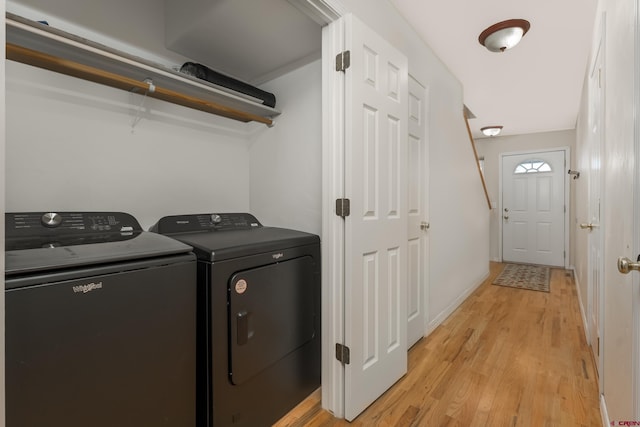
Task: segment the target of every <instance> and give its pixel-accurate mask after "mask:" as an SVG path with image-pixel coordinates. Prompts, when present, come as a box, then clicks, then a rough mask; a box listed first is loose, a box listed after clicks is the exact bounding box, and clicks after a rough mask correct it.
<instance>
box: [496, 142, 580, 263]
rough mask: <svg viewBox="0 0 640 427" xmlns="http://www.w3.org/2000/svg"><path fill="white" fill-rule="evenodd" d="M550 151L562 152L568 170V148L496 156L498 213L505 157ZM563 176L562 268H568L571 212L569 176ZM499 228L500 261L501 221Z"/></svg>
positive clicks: (501, 253) (569, 153)
mask: <svg viewBox="0 0 640 427" xmlns="http://www.w3.org/2000/svg"><path fill="white" fill-rule="evenodd" d="M552 151H564V159H565V162H566V166H565V168H564V169H565V171H566V169H567V168H568V165H569V164H570V161H571V148H570V147H557V148H546V149H540V150H523V151H508V152H503V153H500V154H499V155H498V157H499V159H500V164H499V167H498V210H499V213H500V212H502V209H503V207H502V161H503V158H504V157H506V156H517V155H521V154H542V153H550V152H552ZM563 176H564V205H565V207H566V211H565V213H564V253H565V257H564V268H566V269H568V268H569V260H570V259H571V253H570V248H571V241H570V236H569V226H570V224H569V217H570V210H571V197H570V196H571V194H570V192H571V181H570V176H569V174H567V173H564V174H563ZM498 222H499V223H500V226H499V227H498V256H499V257H500V261H499V262H502V261H503V260H504V254H503V252H502V225H503V222H502V221H498Z"/></svg>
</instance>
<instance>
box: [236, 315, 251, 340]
mask: <svg viewBox="0 0 640 427" xmlns="http://www.w3.org/2000/svg"><path fill="white" fill-rule="evenodd" d="M249 316H250V313H248V312H246V311H241V312H240V313H238V314H236V340H237V343H238V345H245V344H246V343H247V342H248V341H249V338H250V332H249Z"/></svg>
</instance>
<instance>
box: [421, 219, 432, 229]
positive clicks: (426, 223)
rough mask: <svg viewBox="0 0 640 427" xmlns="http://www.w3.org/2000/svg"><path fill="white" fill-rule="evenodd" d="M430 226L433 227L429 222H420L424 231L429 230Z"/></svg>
mask: <svg viewBox="0 0 640 427" xmlns="http://www.w3.org/2000/svg"><path fill="white" fill-rule="evenodd" d="M429 227H431V225H430V224H429V223H428V222H425V221H422V222H421V223H420V230H422V231H427V230H428V229H429Z"/></svg>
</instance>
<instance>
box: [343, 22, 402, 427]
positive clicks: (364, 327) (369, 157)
mask: <svg viewBox="0 0 640 427" xmlns="http://www.w3.org/2000/svg"><path fill="white" fill-rule="evenodd" d="M345 20H346V21H345V36H346V37H345V42H346V43H345V44H346V47H347V49H348V50H349V51H350V52H351V66H350V67H349V68H348V69H347V70H346V72H345V94H346V102H345V194H346V197H347V198H349V199H350V200H351V213H350V215H349V216H347V217H346V220H345V343H346V345H347V346H348V347H349V348H350V363H348V364H346V365H345V418H346V419H347V420H353V419H354V418H355V417H356V416H357V415H358V414H359V413H360V412H362V411H363V410H364V409H365V408H366V407H367V406H369V405H370V404H371V403H372V402H373V401H374V400H375V399H377V398H378V397H379V396H380V395H381V394H382V393H383V392H384V391H385V390H387V389H388V388H389V387H390V386H391V385H393V384H394V383H395V382H396V381H397V380H398V379H399V378H400V377H402V376H403V375H404V374H405V373H406V371H407V302H406V301H407V258H408V257H407V240H408V239H407V218H408V215H407V175H406V173H407V131H408V129H407V110H408V108H407V105H408V103H407V94H408V81H407V79H408V71H407V68H408V65H407V58H406V57H405V56H404V55H402V54H401V53H400V52H399V51H398V50H397V49H395V48H394V47H393V46H391V45H390V44H389V43H388V42H387V41H385V40H384V39H382V38H381V37H380V36H378V35H377V34H376V33H375V32H373V31H372V30H371V29H369V28H368V27H366V26H365V25H364V24H363V23H362V22H360V21H359V20H358V19H356V18H355V17H354V16H352V15H347V16H345Z"/></svg>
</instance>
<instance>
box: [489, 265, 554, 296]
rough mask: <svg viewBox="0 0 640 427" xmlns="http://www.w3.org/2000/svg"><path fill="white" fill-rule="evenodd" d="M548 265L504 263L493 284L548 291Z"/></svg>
mask: <svg viewBox="0 0 640 427" xmlns="http://www.w3.org/2000/svg"><path fill="white" fill-rule="evenodd" d="M549 274H550V268H549V267H542V266H539V265H527V264H506V265H505V267H504V270H502V273H500V274H499V275H498V277H496V280H494V281H493V284H494V285H498V286H508V287H510V288H518V289H529V290H532V291H541V292H549Z"/></svg>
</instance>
